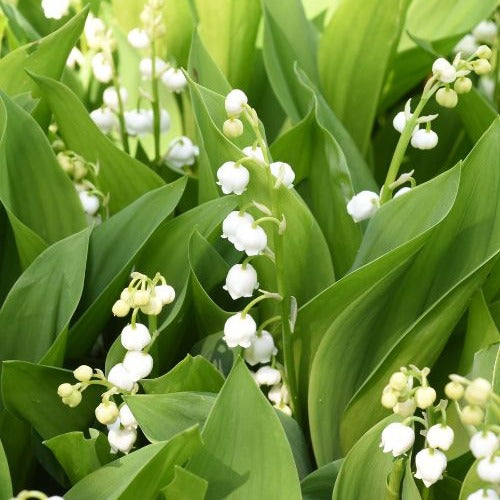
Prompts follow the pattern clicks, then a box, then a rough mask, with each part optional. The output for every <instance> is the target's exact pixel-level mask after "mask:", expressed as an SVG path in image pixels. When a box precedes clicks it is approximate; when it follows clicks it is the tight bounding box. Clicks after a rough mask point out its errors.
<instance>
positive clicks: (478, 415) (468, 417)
mask: <svg viewBox="0 0 500 500" xmlns="http://www.w3.org/2000/svg"><path fill="white" fill-rule="evenodd" d="M483 419H484V411H483V410H482V409H481V407H480V406H475V405H467V406H464V407H463V408H462V413H461V414H460V420H461V421H462V423H463V424H464V425H474V426H477V425H480V424H481V423H482V422H483Z"/></svg>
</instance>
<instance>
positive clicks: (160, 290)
mask: <svg viewBox="0 0 500 500" xmlns="http://www.w3.org/2000/svg"><path fill="white" fill-rule="evenodd" d="M155 294H156V296H157V297H158V298H159V299H160V300H161V303H162V304H163V305H164V306H166V305H167V304H171V303H172V302H173V301H174V300H175V290H174V288H173V287H171V286H170V285H158V286H155Z"/></svg>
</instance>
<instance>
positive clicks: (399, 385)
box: [389, 372, 408, 391]
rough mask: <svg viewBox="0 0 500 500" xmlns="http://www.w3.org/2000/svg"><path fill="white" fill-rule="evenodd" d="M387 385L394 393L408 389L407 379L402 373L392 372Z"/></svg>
mask: <svg viewBox="0 0 500 500" xmlns="http://www.w3.org/2000/svg"><path fill="white" fill-rule="evenodd" d="M389 385H390V386H391V387H392V388H393V389H394V390H395V391H402V390H403V389H406V387H408V377H407V376H406V375H405V374H404V373H403V372H394V373H393V374H392V375H391V378H390V380H389Z"/></svg>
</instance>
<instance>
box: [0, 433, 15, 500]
mask: <svg viewBox="0 0 500 500" xmlns="http://www.w3.org/2000/svg"><path fill="white" fill-rule="evenodd" d="M12 495H13V493H12V483H11V480H10V472H9V464H8V463H7V457H6V456H5V453H4V450H3V446H2V442H1V441H0V498H5V499H7V498H11V497H12Z"/></svg>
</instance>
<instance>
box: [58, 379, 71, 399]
mask: <svg viewBox="0 0 500 500" xmlns="http://www.w3.org/2000/svg"><path fill="white" fill-rule="evenodd" d="M73 392H75V388H74V387H73V386H72V385H71V384H68V383H67V382H66V383H64V384H61V385H60V386H59V387H58V388H57V394H58V396H59V397H60V398H69V397H70V396H71V395H72V394H73Z"/></svg>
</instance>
